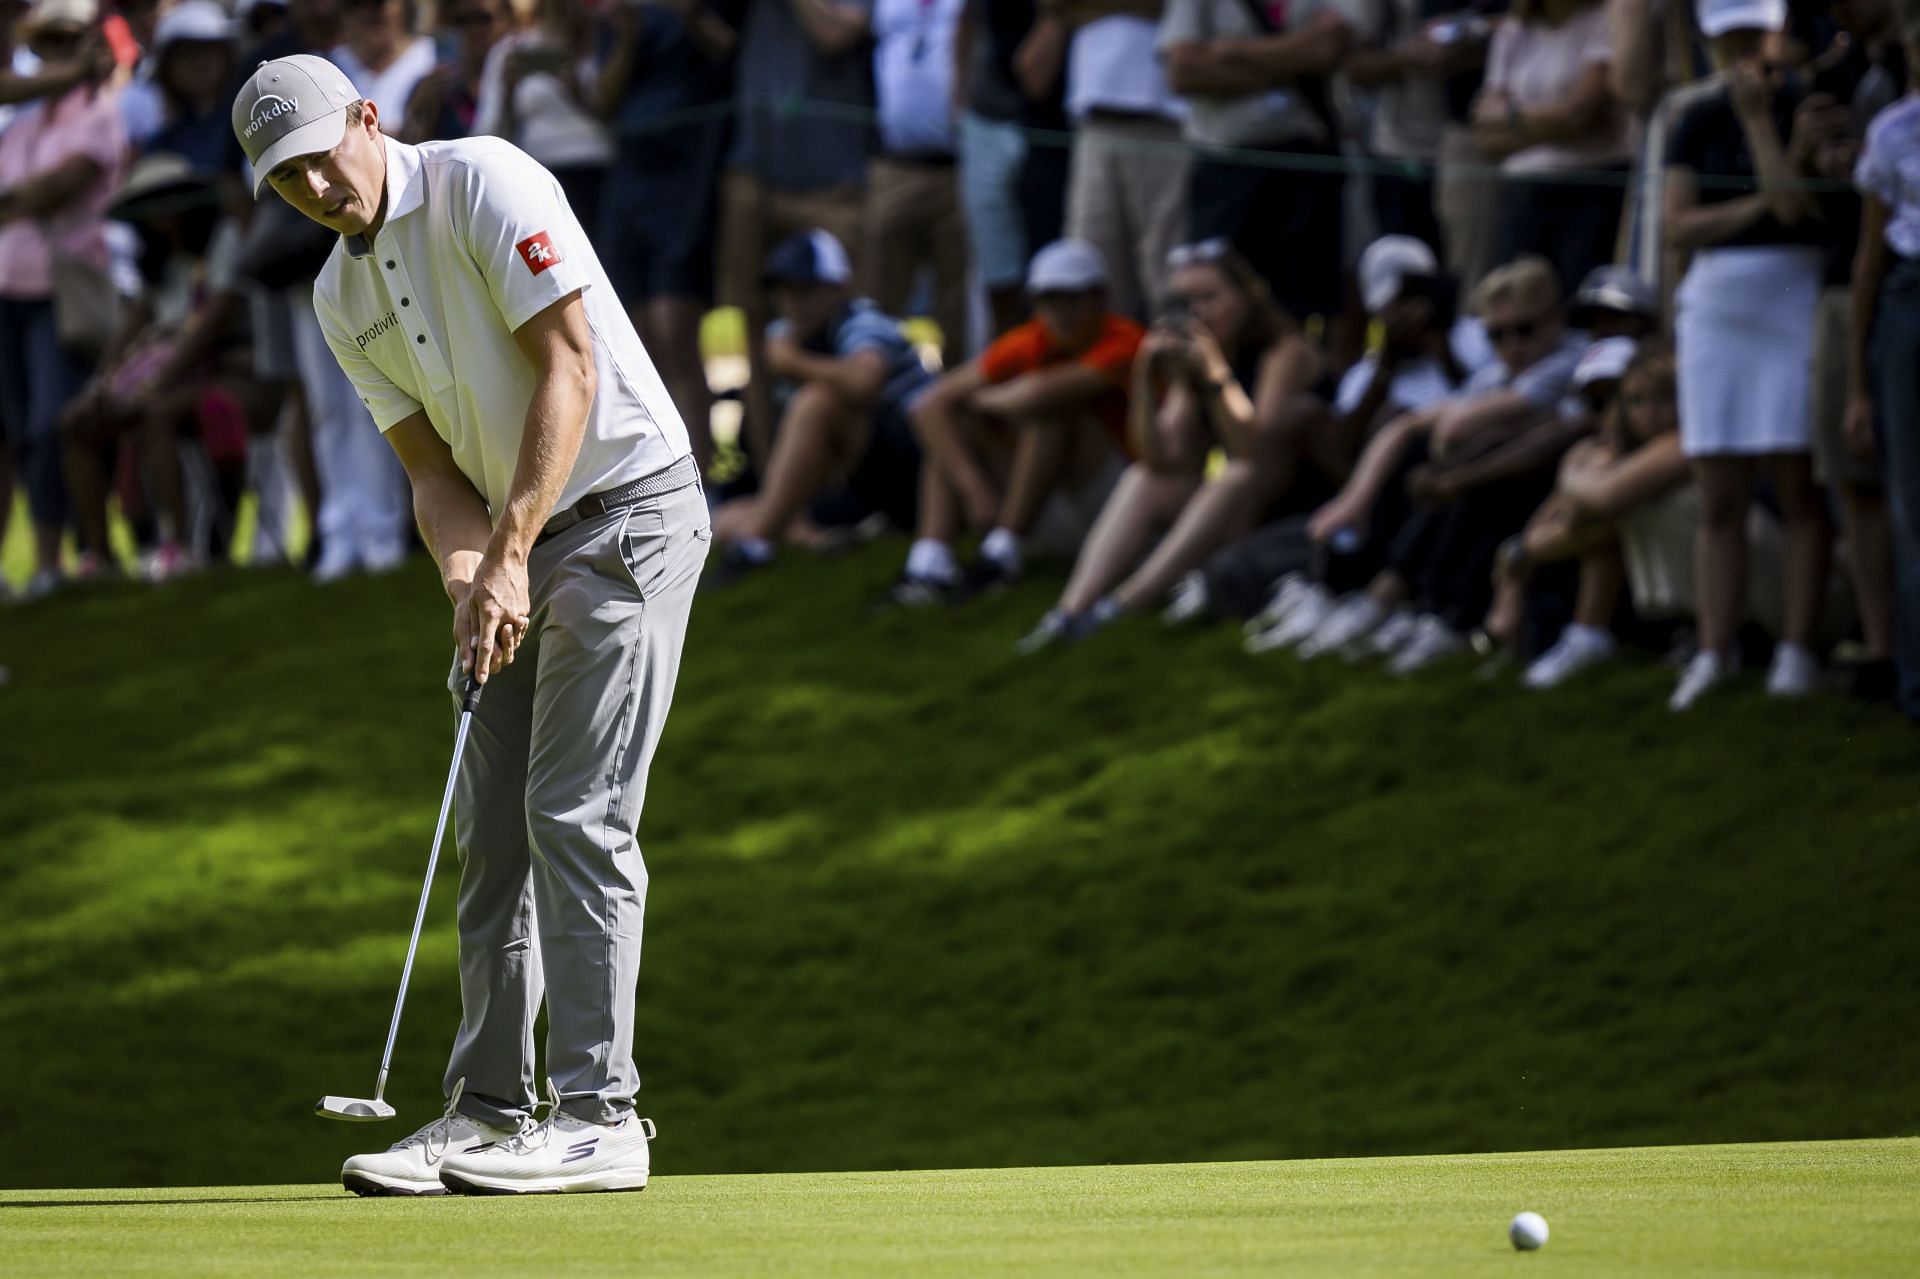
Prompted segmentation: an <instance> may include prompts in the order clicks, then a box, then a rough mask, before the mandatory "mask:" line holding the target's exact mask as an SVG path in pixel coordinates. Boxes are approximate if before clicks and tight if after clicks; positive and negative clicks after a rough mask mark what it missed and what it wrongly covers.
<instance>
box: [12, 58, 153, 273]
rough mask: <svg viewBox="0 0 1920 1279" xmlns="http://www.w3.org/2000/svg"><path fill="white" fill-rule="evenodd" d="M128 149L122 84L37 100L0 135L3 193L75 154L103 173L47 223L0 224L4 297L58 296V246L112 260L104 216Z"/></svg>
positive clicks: (99, 261)
mask: <svg viewBox="0 0 1920 1279" xmlns="http://www.w3.org/2000/svg"><path fill="white" fill-rule="evenodd" d="M126 150H127V135H126V128H125V126H124V125H123V124H122V123H121V120H120V103H119V91H118V90H117V89H90V88H85V87H82V88H78V89H73V90H70V91H69V92H68V93H67V94H66V96H65V97H62V98H60V99H59V100H58V101H56V102H37V103H35V104H34V105H33V106H31V107H29V108H27V109H26V110H24V111H22V112H21V113H20V114H19V115H17V116H15V117H14V120H13V123H12V124H10V125H8V126H7V129H6V131H5V132H4V133H0V190H8V189H11V188H13V187H16V186H18V185H20V183H22V182H24V181H26V180H27V179H29V178H32V177H35V176H37V175H39V174H42V173H45V172H46V171H47V170H49V169H53V168H57V167H59V165H60V164H61V163H62V162H63V161H65V160H67V159H69V158H71V157H73V156H76V155H84V156H90V157H92V158H93V159H94V160H95V161H96V162H97V163H98V164H99V165H100V176H99V177H98V178H96V179H94V181H93V182H92V183H91V184H90V185H88V186H87V187H86V188H85V189H84V190H83V191H82V192H81V193H80V195H79V196H77V197H76V198H75V199H73V200H71V201H69V202H68V203H67V205H66V207H65V208H62V209H59V210H57V211H56V212H54V213H53V214H51V215H50V216H48V217H47V218H45V219H44V220H38V221H36V220H32V219H20V220H18V221H14V222H9V223H7V224H6V225H5V226H0V296H4V297H10V298H29V299H30V298H50V297H52V296H53V255H54V253H55V251H56V250H57V251H58V252H60V253H62V254H65V255H68V256H71V257H78V258H84V259H86V260H87V261H90V262H93V263H95V264H97V265H99V266H101V267H105V266H106V265H107V238H106V231H105V221H104V215H105V212H106V207H107V202H108V201H109V200H110V199H111V198H112V196H113V193H114V192H115V191H116V190H118V189H119V187H120V181H121V177H122V176H123V175H122V169H123V166H124V164H125V159H126Z"/></svg>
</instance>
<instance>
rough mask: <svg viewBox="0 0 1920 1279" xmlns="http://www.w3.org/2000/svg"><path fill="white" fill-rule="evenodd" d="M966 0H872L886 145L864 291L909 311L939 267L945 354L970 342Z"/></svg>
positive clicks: (937, 310)
mask: <svg viewBox="0 0 1920 1279" xmlns="http://www.w3.org/2000/svg"><path fill="white" fill-rule="evenodd" d="M965 5H966V0H875V3H874V8H873V39H874V44H873V80H874V97H875V102H876V106H877V108H878V118H879V151H878V153H877V154H876V155H875V156H874V157H873V159H872V161H871V162H870V163H869V164H868V165H867V215H866V240H867V246H868V249H867V259H866V272H867V281H868V285H867V293H868V295H869V296H871V297H872V298H873V300H874V301H875V302H876V303H877V304H878V305H879V307H880V309H881V311H883V312H885V313H886V314H888V315H905V314H906V313H907V306H908V304H909V303H910V302H911V301H912V299H913V289H914V284H915V283H916V281H917V280H918V278H919V275H920V271H921V268H922V267H925V268H928V269H930V270H931V272H932V275H933V317H934V319H935V320H936V321H937V322H938V323H939V325H940V340H941V346H942V350H943V354H944V359H943V361H942V362H943V363H947V364H952V363H958V362H959V360H960V356H961V353H962V352H964V351H965V350H966V349H967V335H966V327H967V227H966V218H965V217H964V215H963V214H962V213H961V207H960V188H959V183H958V182H957V181H956V179H955V175H954V120H955V118H956V117H957V115H958V114H959V101H958V96H959V95H958V87H959V81H958V80H957V79H956V78H955V76H954V61H955V59H954V49H955V47H956V44H957V41H956V39H955V37H956V35H957V34H958V32H959V25H960V14H961V11H962V10H963V9H964V8H965Z"/></svg>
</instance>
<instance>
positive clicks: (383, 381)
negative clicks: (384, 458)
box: [313, 289, 421, 432]
mask: <svg viewBox="0 0 1920 1279" xmlns="http://www.w3.org/2000/svg"><path fill="white" fill-rule="evenodd" d="M313 312H314V314H315V315H316V316H318V317H319V319H320V331H321V332H322V333H324V334H326V337H327V345H328V346H329V347H331V348H332V349H333V358H334V359H335V360H337V361H339V363H340V371H341V372H343V373H345V374H346V375H347V380H348V381H350V382H352V383H353V389H354V392H355V393H356V394H358V395H359V397H360V402H361V403H362V404H365V405H366V406H367V411H368V412H369V413H371V414H373V424H374V425H375V426H377V427H379V428H380V430H381V431H382V432H385V431H386V430H387V429H388V428H390V427H392V426H395V425H396V424H398V423H400V422H403V421H405V420H406V419H407V418H410V417H412V416H413V415H414V414H415V413H418V412H420V409H421V404H420V401H418V400H416V399H414V398H413V397H412V396H411V395H408V394H407V393H406V392H405V391H403V390H401V389H400V388H399V387H397V386H395V385H394V384H393V383H392V382H390V381H388V380H387V375H386V374H384V373H382V372H381V371H380V370H379V369H378V368H377V367H376V366H375V365H374V363H373V361H372V360H369V359H368V358H367V357H366V356H365V355H364V354H363V353H362V352H361V350H360V347H359V345H358V344H357V342H356V341H355V340H354V334H353V333H352V332H351V331H350V330H348V328H347V326H346V325H345V324H344V323H342V322H341V320H340V317H339V315H338V314H337V313H336V312H335V311H334V309H333V307H332V306H330V305H329V304H328V303H327V300H326V299H325V298H324V297H322V296H321V294H320V291H319V290H318V289H315V290H314V293H313Z"/></svg>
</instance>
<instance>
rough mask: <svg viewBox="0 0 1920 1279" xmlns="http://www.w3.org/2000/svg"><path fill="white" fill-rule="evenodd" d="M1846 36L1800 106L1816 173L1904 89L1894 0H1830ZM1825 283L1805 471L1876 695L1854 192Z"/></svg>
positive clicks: (1847, 151)
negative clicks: (1824, 505) (1854, 378)
mask: <svg viewBox="0 0 1920 1279" xmlns="http://www.w3.org/2000/svg"><path fill="white" fill-rule="evenodd" d="M1830 9H1831V12H1832V15H1833V17H1834V20H1835V21H1836V22H1837V23H1838V24H1839V25H1840V29H1841V32H1842V33H1843V34H1844V35H1845V37H1846V39H1845V41H1844V42H1842V47H1843V48H1844V49H1845V56H1844V57H1841V58H1840V59H1838V60H1837V61H1835V60H1833V59H1832V57H1831V54H1829V55H1828V57H1827V58H1824V59H1821V61H1822V62H1825V63H1827V64H1828V65H1826V66H1825V67H1824V69H1821V70H1819V71H1817V72H1816V73H1815V75H1814V77H1813V83H1812V86H1811V87H1812V90H1813V92H1812V93H1810V94H1809V95H1808V97H1807V101H1806V102H1805V103H1803V104H1802V106H1801V111H1802V112H1804V113H1807V114H1809V115H1811V116H1813V117H1815V119H1817V120H1819V121H1821V122H1822V123H1823V127H1824V129H1825V130H1826V131H1828V132H1829V133H1830V134H1831V136H1830V137H1828V138H1827V140H1826V141H1825V142H1823V143H1821V144H1820V145H1818V146H1817V147H1816V148H1815V149H1814V152H1813V155H1812V164H1813V170H1814V173H1815V174H1816V175H1817V176H1818V177H1820V178H1824V179H1828V180H1834V179H1839V180H1845V179H1847V178H1849V177H1851V176H1852V174H1853V170H1854V165H1855V162H1856V161H1857V160H1858V159H1859V157H1860V142H1861V139H1862V138H1864V137H1865V136H1866V131H1867V125H1868V122H1869V121H1871V120H1872V119H1873V118H1874V117H1875V116H1877V115H1879V114H1880V112H1881V111H1883V110H1885V109H1886V108H1887V107H1888V106H1890V105H1891V104H1892V103H1893V102H1894V100H1895V99H1897V98H1899V97H1900V96H1901V95H1902V94H1903V93H1904V92H1905V90H1906V85H1907V58H1906V51H1905V48H1904V46H1903V45H1902V44H1901V41H1900V33H1899V31H1898V30H1896V28H1895V24H1894V17H1893V0H1841V2H1839V3H1835V4H1833V5H1831V6H1830ZM1823 204H1824V211H1825V213H1826V227H1825V236H1824V243H1823V245H1822V250H1823V252H1824V253H1825V255H1826V279H1825V287H1824V288H1823V289H1822V290H1821V292H1820V302H1819V305H1818V307H1817V308H1816V310H1815V312H1814V316H1815V322H1814V346H1813V386H1814V398H1813V410H1812V411H1813V472H1814V479H1815V480H1817V481H1818V482H1819V483H1820V484H1822V485H1824V486H1825V487H1826V488H1827V489H1828V490H1829V491H1830V492H1831V493H1833V495H1834V496H1835V497H1837V498H1838V499H1839V505H1840V512H1841V517H1842V520H1843V524H1844V527H1845V530H1846V537H1845V540H1844V542H1843V545H1844V546H1845V548H1846V559H1847V572H1848V576H1849V578H1850V579H1851V580H1852V583H1853V596H1854V599H1855V600H1856V601H1857V602H1858V604H1859V607H1860V630H1861V638H1862V641H1863V643H1862V648H1863V649H1864V652H1863V655H1862V658H1863V660H1862V662H1861V663H1860V664H1859V665H1858V666H1856V667H1855V668H1854V685H1855V688H1854V691H1856V692H1857V693H1859V694H1860V695H1862V696H1864V697H1868V698H1871V699H1874V700H1878V701H1887V700H1890V699H1891V698H1892V696H1893V682H1894V681H1893V643H1894V598H1893V584H1894V576H1893V574H1894V570H1893V525H1892V523H1891V519H1890V517H1889V515H1888V513H1887V495H1886V488H1885V485H1884V484H1883V482H1882V479H1881V465H1880V457H1879V454H1878V452H1877V451H1876V450H1875V449H1874V448H1873V447H1872V446H1871V440H1870V439H1866V438H1863V439H1862V441H1861V444H1862V447H1859V448H1853V447H1849V445H1848V441H1847V433H1846V416H1847V381H1848V369H1849V356H1848V347H1849V334H1848V326H1849V324H1850V321H1851V316H1852V289H1851V287H1850V282H1851V279H1852V275H1853V265H1854V261H1855V259H1856V258H1857V257H1858V249H1859V244H1860V216H1861V215H1860V201H1859V198H1858V197H1856V196H1853V195H1836V196H1830V197H1828V199H1827V200H1825V201H1823Z"/></svg>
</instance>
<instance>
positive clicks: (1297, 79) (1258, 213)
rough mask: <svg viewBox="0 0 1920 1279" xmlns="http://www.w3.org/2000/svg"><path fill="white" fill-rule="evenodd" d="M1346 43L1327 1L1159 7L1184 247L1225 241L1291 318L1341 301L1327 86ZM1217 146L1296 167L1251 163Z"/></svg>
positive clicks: (1346, 26)
mask: <svg viewBox="0 0 1920 1279" xmlns="http://www.w3.org/2000/svg"><path fill="white" fill-rule="evenodd" d="M1276 15H1277V16H1276ZM1353 38H1354V30H1353V23H1352V22H1351V21H1350V20H1349V19H1348V17H1347V15H1346V13H1345V12H1344V11H1343V10H1342V8H1341V6H1340V3H1338V2H1337V0H1296V2H1295V3H1292V4H1286V5H1277V6H1274V8H1273V9H1272V10H1270V9H1269V8H1268V7H1266V6H1264V5H1261V4H1249V3H1247V0H1168V3H1167V7H1166V14H1165V16H1164V17H1163V18H1161V20H1160V49H1161V52H1162V54H1163V56H1164V57H1165V58H1166V64H1167V79H1168V81H1169V83H1170V84H1171V85H1172V86H1173V89H1174V91H1175V92H1176V93H1178V94H1180V96H1181V97H1182V98H1184V99H1185V100H1186V103H1187V118H1186V137H1187V141H1188V142H1190V143H1192V144H1193V146H1194V148H1195V150H1196V152H1197V155H1196V157H1195V160H1194V165H1193V177H1192V185H1191V187H1190V188H1189V192H1188V199H1189V201H1190V204H1189V209H1188V217H1187V227H1188V231H1189V233H1190V235H1191V237H1192V238H1193V239H1194V240H1205V239H1209V238H1211V237H1214V236H1224V237H1226V238H1227V239H1229V240H1231V241H1232V242H1233V243H1234V245H1235V247H1236V248H1238V249H1239V250H1240V251H1241V252H1242V253H1244V254H1245V255H1246V257H1247V260H1248V261H1250V262H1252V263H1253V265H1254V269H1255V270H1257V271H1259V272H1260V274H1261V275H1262V276H1264V277H1266V279H1267V280H1268V281H1269V282H1270V283H1271V285H1272V286H1273V295H1274V298H1275V300H1276V301H1278V302H1279V304H1280V305H1281V306H1282V307H1284V308H1285V309H1286V310H1288V311H1290V312H1292V313H1293V314H1294V315H1297V316H1301V317H1306V316H1311V315H1320V316H1333V315H1336V314H1338V313H1339V312H1340V310H1341V308H1342V304H1343V303H1344V301H1345V293H1344V287H1345V286H1344V283H1343V280H1342V274H1341V265H1342V262H1343V260H1344V259H1343V257H1342V254H1341V223H1342V221H1343V218H1342V207H1341V200H1342V192H1343V191H1344V190H1345V188H1346V183H1345V179H1344V177H1343V176H1342V174H1341V171H1340V167H1339V164H1338V160H1339V155H1340V152H1339V147H1338V145H1337V142H1338V139H1337V137H1336V134H1337V131H1338V130H1337V127H1336V125H1335V122H1334V119H1333V113H1332V105H1331V97H1330V83H1329V82H1330V77H1331V76H1332V75H1333V73H1334V72H1335V71H1336V70H1338V69H1339V67H1340V64H1341V62H1342V61H1343V60H1344V59H1345V57H1346V55H1347V51H1348V49H1349V48H1350V47H1351V46H1352V43H1353ZM1227 150H1259V151H1266V152H1270V153H1272V154H1273V155H1275V156H1276V157H1301V158H1302V160H1303V161H1304V163H1299V164H1291V163H1287V162H1286V160H1285V159H1281V160H1280V161H1279V162H1278V163H1276V164H1275V165H1272V166H1268V165H1253V164H1249V163H1247V162H1246V161H1245V160H1244V159H1240V158H1236V157H1233V156H1230V155H1224V154H1221V152H1223V151H1227ZM1305 246H1311V251H1309V252H1303V251H1302V250H1303V247H1305Z"/></svg>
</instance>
